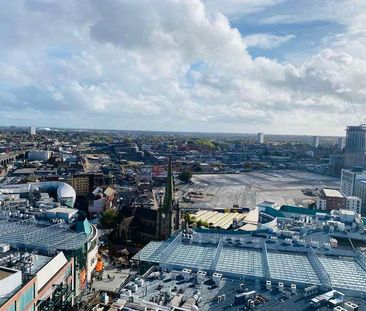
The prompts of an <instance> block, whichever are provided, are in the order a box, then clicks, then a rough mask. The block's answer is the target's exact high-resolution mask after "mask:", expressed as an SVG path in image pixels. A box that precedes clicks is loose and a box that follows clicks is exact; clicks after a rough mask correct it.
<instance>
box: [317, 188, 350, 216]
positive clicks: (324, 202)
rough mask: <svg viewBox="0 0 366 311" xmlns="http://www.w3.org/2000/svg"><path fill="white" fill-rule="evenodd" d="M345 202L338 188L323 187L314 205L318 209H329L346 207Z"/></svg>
mask: <svg viewBox="0 0 366 311" xmlns="http://www.w3.org/2000/svg"><path fill="white" fill-rule="evenodd" d="M346 203H347V199H346V197H345V196H344V195H343V194H342V193H341V192H340V191H339V190H337V189H327V188H324V189H322V190H321V192H320V196H319V198H318V199H317V202H316V207H317V209H320V210H326V211H331V210H334V209H344V208H346Z"/></svg>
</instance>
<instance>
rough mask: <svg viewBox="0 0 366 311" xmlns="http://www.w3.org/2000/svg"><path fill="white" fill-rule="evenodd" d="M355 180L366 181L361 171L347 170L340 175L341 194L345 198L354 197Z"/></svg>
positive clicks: (365, 174) (365, 176)
mask: <svg viewBox="0 0 366 311" xmlns="http://www.w3.org/2000/svg"><path fill="white" fill-rule="evenodd" d="M357 180H366V172H364V171H363V170H362V169H357V168H355V169H353V170H347V169H343V170H342V173H341V192H342V193H343V195H345V196H354V195H355V185H356V181H357Z"/></svg>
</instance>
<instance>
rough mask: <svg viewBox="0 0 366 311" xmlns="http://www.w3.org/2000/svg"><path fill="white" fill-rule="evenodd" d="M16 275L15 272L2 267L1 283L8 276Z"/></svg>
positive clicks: (0, 271)
mask: <svg viewBox="0 0 366 311" xmlns="http://www.w3.org/2000/svg"><path fill="white" fill-rule="evenodd" d="M14 273H15V271H12V270H11V269H8V268H4V267H0V281H1V280H3V279H6V278H7V277H8V276H10V275H12V274H14Z"/></svg>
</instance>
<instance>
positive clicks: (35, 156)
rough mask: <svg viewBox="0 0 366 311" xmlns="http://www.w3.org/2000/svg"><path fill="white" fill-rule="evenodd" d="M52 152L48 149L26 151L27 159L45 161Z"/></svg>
mask: <svg viewBox="0 0 366 311" xmlns="http://www.w3.org/2000/svg"><path fill="white" fill-rule="evenodd" d="M51 155H52V153H51V151H48V150H33V151H29V152H28V160H29V161H47V160H48V159H49V158H50V157H51Z"/></svg>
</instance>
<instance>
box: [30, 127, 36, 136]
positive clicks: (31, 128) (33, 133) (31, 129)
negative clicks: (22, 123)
mask: <svg viewBox="0 0 366 311" xmlns="http://www.w3.org/2000/svg"><path fill="white" fill-rule="evenodd" d="M29 132H30V134H31V135H36V133H37V130H36V127H35V126H31V127H30V128H29Z"/></svg>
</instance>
